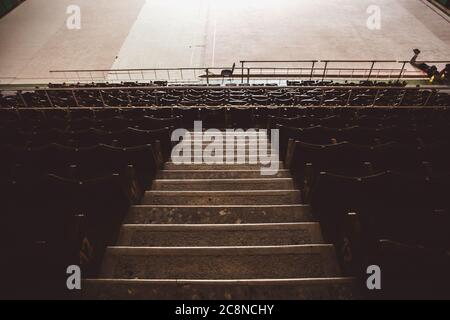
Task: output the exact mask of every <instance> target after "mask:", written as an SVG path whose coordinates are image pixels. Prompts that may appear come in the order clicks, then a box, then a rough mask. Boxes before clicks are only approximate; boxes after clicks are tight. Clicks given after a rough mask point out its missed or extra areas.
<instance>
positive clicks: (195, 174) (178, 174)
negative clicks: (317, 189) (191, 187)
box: [157, 166, 291, 179]
mask: <svg viewBox="0 0 450 320" xmlns="http://www.w3.org/2000/svg"><path fill="white" fill-rule="evenodd" d="M261 167H262V166H261ZM261 177H262V178H264V177H267V176H263V175H262V174H261V171H260V170H161V171H160V172H159V173H158V174H157V179H252V178H261ZM270 177H272V178H290V177H291V174H290V172H289V170H285V169H281V170H278V171H276V172H274V173H273V174H272V175H270Z"/></svg>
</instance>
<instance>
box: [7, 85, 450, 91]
mask: <svg viewBox="0 0 450 320" xmlns="http://www.w3.org/2000/svg"><path fill="white" fill-rule="evenodd" d="M163 89H181V90H185V89H198V90H202V89H213V90H214V89H216V90H221V89H244V90H245V89H307V90H313V89H321V90H322V89H323V90H333V89H343V90H358V89H360V90H378V89H380V90H383V89H386V90H398V91H401V90H407V91H409V90H411V91H412V90H450V85H448V86H447V85H437V86H431V85H430V86H417V87H402V86H355V85H353V86H352V85H345V86H276V87H270V86H269V87H268V86H263V85H261V86H256V85H251V86H239V87H218V86H207V85H201V86H200V85H196V86H170V87H169V86H130V87H125V86H119V87H65V88H36V87H32V86H30V87H28V88H27V87H17V88H0V91H4V92H11V91H17V92H19V91H22V92H24V91H100V90H101V91H114V90H121V91H127V90H143V91H146V90H163Z"/></svg>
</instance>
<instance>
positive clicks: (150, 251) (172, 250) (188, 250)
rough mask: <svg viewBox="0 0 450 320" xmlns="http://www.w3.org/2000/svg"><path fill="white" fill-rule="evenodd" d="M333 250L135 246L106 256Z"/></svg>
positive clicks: (308, 246)
mask: <svg viewBox="0 0 450 320" xmlns="http://www.w3.org/2000/svg"><path fill="white" fill-rule="evenodd" d="M320 249H325V250H327V251H328V250H332V251H333V252H334V250H335V248H334V245H333V244H327V243H323V244H305V245H282V246H223V247H220V246H208V247H133V246H108V247H107V248H106V252H105V254H108V255H112V256H118V255H122V256H150V255H167V256H170V255H174V256H183V255H204V256H209V255H229V256H233V255H249V254H252V255H274V254H275V255H284V254H302V253H303V254H307V253H312V252H317V250H320Z"/></svg>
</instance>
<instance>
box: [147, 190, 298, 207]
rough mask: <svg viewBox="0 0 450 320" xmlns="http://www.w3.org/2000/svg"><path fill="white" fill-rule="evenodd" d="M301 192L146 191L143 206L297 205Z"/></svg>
mask: <svg viewBox="0 0 450 320" xmlns="http://www.w3.org/2000/svg"><path fill="white" fill-rule="evenodd" d="M300 199H301V197H300V191H299V190H257V191H255V190H251V191H247V190H243V191H146V192H145V196H144V199H143V201H142V203H143V204H166V205H176V204H188V205H230V204H251V205H258V204H271V205H277V204H297V203H300Z"/></svg>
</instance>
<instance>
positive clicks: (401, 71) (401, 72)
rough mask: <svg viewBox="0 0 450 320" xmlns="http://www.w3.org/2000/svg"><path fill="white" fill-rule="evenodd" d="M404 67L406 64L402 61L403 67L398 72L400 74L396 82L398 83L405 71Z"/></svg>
mask: <svg viewBox="0 0 450 320" xmlns="http://www.w3.org/2000/svg"><path fill="white" fill-rule="evenodd" d="M405 67H406V62H405V61H404V62H403V65H402V69H401V70H400V74H399V75H398V79H397V82H400V80H401V79H402V75H403V71H405Z"/></svg>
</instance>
